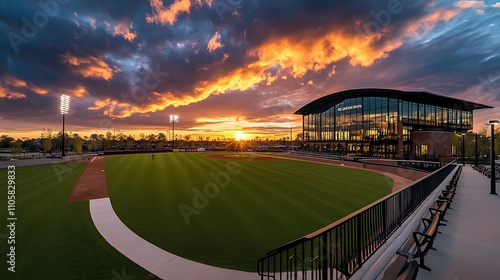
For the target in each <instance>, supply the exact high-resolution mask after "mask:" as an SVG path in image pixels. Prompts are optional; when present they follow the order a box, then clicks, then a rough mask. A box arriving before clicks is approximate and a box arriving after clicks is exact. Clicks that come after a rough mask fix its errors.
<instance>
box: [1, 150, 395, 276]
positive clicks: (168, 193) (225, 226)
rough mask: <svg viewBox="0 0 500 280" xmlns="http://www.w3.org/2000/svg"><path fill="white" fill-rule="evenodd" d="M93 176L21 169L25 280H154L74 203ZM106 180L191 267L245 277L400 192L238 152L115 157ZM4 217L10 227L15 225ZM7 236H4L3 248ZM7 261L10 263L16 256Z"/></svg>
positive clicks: (368, 178)
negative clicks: (131, 279) (272, 255)
mask: <svg viewBox="0 0 500 280" xmlns="http://www.w3.org/2000/svg"><path fill="white" fill-rule="evenodd" d="M84 167H85V163H73V164H71V165H69V164H61V165H44V166H34V167H23V168H18V169H17V174H16V175H17V177H16V178H17V179H16V180H17V181H16V186H17V189H16V207H17V208H16V209H17V210H16V211H17V212H16V215H17V217H18V223H19V227H17V228H16V242H17V243H16V244H18V246H17V247H16V254H17V255H16V256H17V258H16V260H17V262H18V265H19V266H18V269H19V270H18V271H19V274H17V276H23V277H25V278H26V277H27V278H29V277H34V276H38V275H41V274H44V275H47V278H52V279H56V278H60V279H62V278H77V279H97V278H99V279H101V278H107V279H110V278H111V279H112V278H113V277H115V278H116V274H119V275H123V274H124V273H126V275H133V276H136V277H139V278H141V279H142V278H154V276H153V275H150V274H149V273H148V272H147V271H145V270H143V269H142V268H140V267H139V266H137V265H135V264H134V263H132V262H131V261H129V260H128V259H127V258H126V257H124V256H122V255H121V254H120V253H119V252H117V251H116V250H115V249H114V248H112V247H111V246H110V245H108V244H107V242H106V241H105V240H104V239H103V238H102V237H101V236H100V235H99V233H98V232H97V230H96V229H95V227H94V225H93V223H92V220H91V218H90V214H89V204H88V202H87V201H80V202H69V201H68V198H69V196H70V194H71V192H72V188H73V187H74V186H75V184H76V182H77V181H78V179H79V177H80V174H82V171H83V169H84ZM63 171H64V172H63ZM105 173H106V183H107V190H108V193H109V197H110V199H111V202H112V205H113V208H114V210H115V212H116V213H117V215H118V217H119V218H120V219H121V220H122V221H123V222H124V223H125V224H126V225H127V226H128V227H129V228H130V229H131V230H132V231H134V232H135V233H137V234H138V235H139V236H141V237H142V238H144V239H146V240H147V241H149V242H151V243H153V244H155V245H157V246H159V247H160V248H162V249H165V250H167V251H169V252H171V253H174V254H176V255H179V256H181V257H184V258H187V259H191V260H194V261H198V262H202V263H205V264H209V265H214V266H219V267H225V268H232V269H238V270H245V271H255V270H256V262H257V260H258V259H259V258H260V257H262V256H264V255H265V253H266V252H268V251H270V250H272V249H273V248H275V247H277V246H280V245H282V244H284V243H286V242H289V241H291V240H293V239H296V238H299V237H301V236H303V235H306V234H308V233H311V232H313V231H315V230H317V229H319V228H321V227H323V226H325V225H328V224H330V223H332V222H334V221H335V220H337V219H339V218H342V217H343V216H345V215H347V214H350V213H352V212H353V211H356V210H357V209H359V208H361V207H363V206H365V205H367V204H369V203H371V202H373V201H375V200H377V199H379V198H381V197H383V196H385V195H387V194H388V193H390V191H391V188H392V180H391V179H389V178H387V177H385V176H382V175H380V174H377V173H373V172H369V171H365V170H359V169H350V168H344V167H340V166H332V165H324V164H318V163H313V162H304V161H298V160H292V159H286V158H277V157H273V156H270V155H254V154H237V153H165V154H155V156H154V159H153V157H152V155H151V154H141V155H126V156H109V157H106V161H105ZM0 181H1V182H7V170H6V169H0ZM7 197H8V194H7V189H2V190H0V201H3V202H4V203H3V204H4V205H5V206H7ZM4 208H5V210H2V211H1V212H0V220H3V221H6V218H7V216H8V213H7V211H6V208H7V207H4ZM7 234H8V232H7V229H5V227H3V228H2V230H1V231H0V242H2V243H1V244H2V247H1V248H2V249H3V248H6V246H3V245H4V243H6V242H7V238H2V237H7ZM5 250H7V249H5ZM1 253H2V254H1V256H2V257H1V258H0V261H2V262H3V263H5V262H6V261H7V257H6V254H7V253H8V252H5V253H4V252H1ZM5 271H6V270H3V271H2V272H0V276H3V275H4V274H5V273H6V272H5ZM16 273H17V272H16ZM2 279H4V278H3V277H2Z"/></svg>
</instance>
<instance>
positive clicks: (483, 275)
mask: <svg viewBox="0 0 500 280" xmlns="http://www.w3.org/2000/svg"><path fill="white" fill-rule="evenodd" d="M498 185H499V184H497V192H498V191H500V190H498V187H499V186H498ZM489 193H490V181H489V178H487V177H486V176H484V175H482V174H480V173H479V172H477V171H475V170H473V169H472V168H471V167H470V166H465V167H464V168H463V171H462V175H461V176H460V180H459V181H458V186H457V193H456V195H455V197H454V199H453V203H452V205H451V207H453V209H450V210H449V211H448V215H446V219H447V220H448V221H449V222H448V223H447V224H448V225H447V226H446V227H440V228H439V230H440V231H441V232H442V234H439V235H438V236H437V238H436V240H435V243H434V247H436V249H437V251H431V252H429V254H427V257H426V259H425V262H426V264H427V265H428V266H429V267H430V268H431V269H432V271H430V272H429V271H426V270H423V269H421V270H420V271H419V273H418V278H417V279H419V280H420V279H426V280H431V279H440V280H444V279H448V280H461V279H498V277H499V273H500V265H499V264H500V196H498V195H491V194H489Z"/></svg>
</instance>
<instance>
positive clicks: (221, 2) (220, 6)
mask: <svg viewBox="0 0 500 280" xmlns="http://www.w3.org/2000/svg"><path fill="white" fill-rule="evenodd" d="M241 2H243V0H215V1H214V2H213V4H212V5H213V6H214V9H215V12H217V15H218V16H219V19H220V21H224V14H226V13H227V12H229V13H231V14H232V13H234V11H235V10H236V9H237V8H238V7H239V5H240V4H241Z"/></svg>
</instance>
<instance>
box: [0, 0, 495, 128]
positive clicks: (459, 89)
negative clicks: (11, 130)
mask: <svg viewBox="0 0 500 280" xmlns="http://www.w3.org/2000/svg"><path fill="white" fill-rule="evenodd" d="M37 2H38V1H22V2H20V1H17V2H14V1H4V2H3V3H2V4H0V36H2V37H3V38H4V39H3V40H0V83H1V85H2V86H3V88H5V89H7V90H15V91H16V92H18V93H21V94H24V95H26V98H20V99H6V98H3V99H0V117H2V118H3V119H4V120H11V119H22V118H23V117H22V116H23V114H29V113H30V112H38V113H40V112H43V114H44V115H43V116H40V119H39V120H40V121H44V122H50V120H51V119H54V118H56V115H57V110H56V111H55V112H53V113H52V110H53V109H52V107H56V108H57V103H58V96H59V95H60V94H61V93H64V92H66V93H70V94H71V95H73V96H74V98H73V99H72V110H73V112H72V113H71V114H72V118H73V120H74V123H75V124H76V125H78V126H81V127H85V126H86V123H88V126H89V127H99V126H101V128H103V129H107V128H111V127H114V126H116V127H120V126H121V127H134V126H136V125H138V126H140V127H148V126H159V127H161V126H163V125H164V124H165V119H164V118H165V116H166V115H168V114H167V111H169V112H170V111H177V112H182V114H183V116H184V119H183V121H184V124H183V125H184V127H185V128H189V127H190V126H196V122H195V121H194V120H195V119H197V118H201V117H204V116H211V117H213V118H214V119H215V121H216V120H217V118H223V117H224V116H235V117H238V116H240V117H242V118H245V119H246V120H249V121H251V122H256V123H258V122H262V123H266V122H272V121H273V120H274V122H276V123H280V122H283V123H286V121H287V119H286V118H282V117H281V116H282V115H286V114H292V113H293V112H294V111H295V110H296V109H298V108H299V107H301V106H303V105H304V104H305V103H306V102H308V101H310V100H313V99H314V98H317V97H319V96H322V95H325V94H328V93H331V92H333V91H335V90H343V89H345V88H359V87H395V88H404V89H421V88H425V89H427V90H430V91H435V92H436V93H441V94H449V95H455V94H460V93H463V92H464V91H465V90H466V89H467V88H469V87H472V86H477V85H480V84H481V82H480V80H481V79H482V78H484V79H483V80H488V79H489V77H490V76H491V75H493V76H495V75H500V73H498V70H496V69H499V67H498V66H499V63H500V62H499V59H500V58H499V56H494V55H495V50H498V49H499V47H500V46H499V43H498V42H500V39H499V38H498V35H497V32H495V31H494V29H495V28H498V26H496V25H494V26H490V24H495V23H497V22H500V20H499V19H500V18H499V15H498V13H494V11H490V10H488V9H487V10H486V13H485V15H483V16H479V15H476V14H475V11H473V10H471V11H468V12H467V13H463V14H462V16H460V19H459V20H458V19H457V20H450V21H447V22H445V21H434V22H431V23H430V25H429V26H430V27H429V30H428V32H430V34H427V35H424V36H423V38H419V37H418V36H414V35H412V34H410V35H408V34H406V32H408V30H409V28H410V27H411V26H414V25H416V24H419V22H420V21H422V19H424V18H425V17H426V16H428V15H430V14H433V13H434V12H435V11H437V10H438V9H440V8H443V9H449V10H450V11H452V10H455V11H456V8H454V7H453V5H452V4H448V6H447V7H441V6H440V5H441V4H440V3H436V2H435V1H395V0H388V1H369V3H367V1H361V0H359V1H321V0H315V1H305V0H301V1H299V0H291V1H264V0H255V1H250V0H241V1H230V2H228V1H227V0H217V1H213V5H212V6H208V5H207V4H206V3H204V4H203V5H201V6H200V5H195V4H192V7H191V9H190V12H189V13H180V14H179V15H178V16H177V17H176V21H175V23H174V24H173V25H170V24H168V23H167V24H159V23H156V22H147V21H146V16H147V15H151V14H152V13H153V11H152V8H151V5H150V3H149V1H133V0H129V1H112V0H106V1H68V3H66V4H58V11H57V12H54V14H53V15H51V16H49V17H48V18H47V22H46V23H45V24H44V25H43V27H40V28H37V32H35V34H34V36H32V37H31V38H25V36H24V35H23V24H25V21H23V18H26V19H28V21H31V22H33V15H35V14H36V13H37V12H40V11H43V9H42V8H41V7H40V5H38V4H37ZM172 2H173V1H163V5H164V7H168V6H169V5H170V4H171V3H172ZM192 2H193V3H194V1H192ZM61 3H62V1H61ZM221 3H223V4H224V5H222V6H221ZM232 3H236V4H237V5H233V4H232ZM231 5H233V6H231ZM497 10H498V9H497ZM460 13H461V12H457V13H456V14H457V15H458V14H460ZM444 15H445V14H444V13H443V14H441V16H444ZM465 20H466V21H465ZM438 23H439V24H438ZM118 26H122V28H124V29H121V31H119V32H116V28H117V27H118ZM216 32H218V34H220V39H219V43H220V44H221V46H220V47H219V48H217V49H215V50H213V51H209V50H208V48H207V44H208V42H209V40H210V39H211V38H212V37H213V36H214V34H216ZM332 32H335V33H332ZM126 33H127V34H128V35H126ZM9 34H17V35H19V36H23V38H25V40H26V41H22V42H21V43H19V45H18V46H15V47H13V46H12V44H11V42H10V40H9V37H8V36H9ZM329 34H335V36H343V37H342V38H344V37H345V38H347V39H348V38H352V37H354V36H361V37H364V36H368V37H376V39H373V38H371V39H372V43H371V45H369V50H366V49H368V48H365V50H361V52H363V51H367V53H366V55H365V56H363V55H364V53H362V54H361V57H362V58H366V57H368V60H367V61H364V62H365V64H366V65H364V66H360V65H359V64H358V65H355V66H353V63H352V62H351V59H352V58H353V57H354V56H355V54H352V53H349V54H347V55H345V56H344V57H342V56H340V57H339V58H338V59H337V60H335V61H334V62H332V63H331V64H329V65H326V66H324V68H321V67H320V68H321V69H316V70H311V69H312V68H311V69H309V68H308V69H306V70H304V73H299V74H297V75H296V76H295V77H294V76H293V75H291V74H290V73H289V71H290V69H285V68H286V65H284V64H283V63H282V62H280V63H278V62H276V63H273V61H272V59H273V57H272V56H271V57H268V58H267V59H268V60H267V61H262V57H259V53H258V52H263V51H265V50H266V49H265V48H266V46H267V45H268V44H270V43H277V42H281V41H284V40H288V41H290V45H291V46H296V47H297V48H298V47H301V46H304V45H305V44H311V42H313V43H314V42H318V41H320V40H324V38H325V36H326V35H329ZM377 35H380V36H377ZM127 36H129V37H127ZM412 36H413V37H412ZM427 37H428V39H426V38H427ZM18 39H19V38H18ZM391 44H392V45H394V46H395V47H391V48H387V46H388V45H389V46H390V45H391ZM398 44H400V45H398ZM337 47H338V46H333V49H335V48H337ZM16 48H17V50H18V51H17V52H16ZM278 51H279V49H278ZM382 52H387V55H386V56H383V55H381V56H380V58H378V59H374V60H373V61H370V59H369V58H370V55H373V54H377V53H382ZM269 53H272V51H270V52H269ZM307 55H309V54H307V53H297V54H296V57H298V56H304V57H307ZM279 58H280V57H279V54H278V55H276V59H279ZM320 62H321V61H320ZM254 63H264V64H265V65H266V66H265V67H264V66H263V68H262V69H261V68H259V67H255V68H247V67H249V65H253V64H254ZM266 63H267V64H266ZM333 65H335V68H333ZM295 66H301V65H295ZM308 67H309V66H308ZM332 69H335V71H332ZM238 71H240V72H242V73H243V74H241V75H240V76H237V75H236V74H238V73H239V72H238ZM332 72H334V73H332ZM92 73H94V74H92ZM155 73H156V77H157V78H158V75H160V78H159V79H155V76H154V75H155ZM158 73H160V74H158ZM229 75H234V76H235V77H236V79H240V81H237V82H240V84H238V86H239V87H240V88H238V87H236V88H230V89H224V87H223V84H221V83H222V82H221V81H225V80H224V79H225V78H228V79H229V78H230V77H229ZM260 76H266V77H267V78H262V79H261V80H259V79H255V78H256V77H257V78H259V77H260ZM283 76H286V78H287V79H286V80H285V79H284V78H283ZM11 77H15V78H16V79H18V80H20V81H24V82H26V86H18V87H14V86H12V85H8V84H7V80H8V79H9V78H10V79H11ZM252 79H255V82H250V80H252ZM245 82H248V83H250V84H249V85H241V84H244V83H245ZM251 83H253V84H251ZM483 83H484V82H483ZM230 85H233V84H230ZM491 87H493V86H491ZM37 88H42V89H44V90H47V91H48V93H47V94H45V95H40V94H37V93H36V89H37ZM138 89H140V90H144V92H145V93H146V95H144V96H141V97H140V98H139V97H137V96H135V95H134V94H135V93H137V92H138V91H137V90H138ZM209 91H211V92H209ZM495 98H497V97H495ZM191 99H192V101H189V100H191ZM106 100H109V102H108V101H106ZM97 101H99V102H101V103H96V102H97ZM105 101H106V102H108V103H106V104H105V105H102V104H104V103H105ZM174 101H176V102H178V103H174ZM113 102H115V104H113ZM121 103H126V105H127V106H128V107H120V104H121ZM95 104H101V105H99V106H98V105H95ZM172 104H177V105H179V104H180V105H181V106H180V107H177V108H174V107H173V106H172ZM188 104H189V105H188ZM182 105H187V106H182ZM112 106H114V107H115V109H114V110H115V114H119V113H123V112H125V111H129V112H131V115H130V116H127V117H126V118H124V119H115V120H112V121H111V122H107V121H106V122H103V120H108V119H109V117H108V116H104V114H105V112H106V111H107V110H108V109H109V108H110V107H112ZM41 107H47V108H50V110H49V109H41ZM89 107H99V108H98V109H96V110H87V108H89ZM37 110H42V111H37ZM103 123H104V125H103Z"/></svg>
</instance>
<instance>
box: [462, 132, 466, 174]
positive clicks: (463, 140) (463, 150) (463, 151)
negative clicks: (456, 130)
mask: <svg viewBox="0 0 500 280" xmlns="http://www.w3.org/2000/svg"><path fill="white" fill-rule="evenodd" d="M462 165H463V166H465V133H462Z"/></svg>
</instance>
